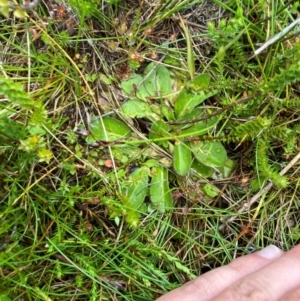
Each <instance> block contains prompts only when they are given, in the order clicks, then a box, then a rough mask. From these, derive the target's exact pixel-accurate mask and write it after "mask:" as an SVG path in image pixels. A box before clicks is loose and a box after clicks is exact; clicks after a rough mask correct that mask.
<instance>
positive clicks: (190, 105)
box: [175, 89, 217, 119]
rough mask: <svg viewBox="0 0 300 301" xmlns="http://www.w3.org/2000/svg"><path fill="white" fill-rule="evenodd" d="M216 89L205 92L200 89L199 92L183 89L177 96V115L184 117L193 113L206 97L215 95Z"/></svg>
mask: <svg viewBox="0 0 300 301" xmlns="http://www.w3.org/2000/svg"><path fill="white" fill-rule="evenodd" d="M216 93H217V92H216V91H211V92H204V91H199V92H197V93H195V92H193V91H191V90H186V89H183V90H182V91H181V92H180V93H179V95H178V96H177V98H176V101H175V115H176V117H177V118H178V119H179V118H182V117H183V116H184V115H187V114H189V113H191V112H192V111H193V110H194V109H195V107H197V106H198V105H199V104H201V103H202V102H203V101H204V100H205V99H207V98H209V97H211V96H213V95H215V94H216Z"/></svg>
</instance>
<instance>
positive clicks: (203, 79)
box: [188, 73, 210, 90]
mask: <svg viewBox="0 0 300 301" xmlns="http://www.w3.org/2000/svg"><path fill="white" fill-rule="evenodd" d="M209 83H210V75H209V74H206V73H204V74H199V75H197V76H196V77H194V78H193V79H192V80H191V81H190V83H189V84H188V86H189V88H190V89H193V90H200V89H202V90H205V89H208V87H209Z"/></svg>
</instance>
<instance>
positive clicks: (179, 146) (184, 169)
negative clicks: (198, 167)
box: [173, 141, 192, 176]
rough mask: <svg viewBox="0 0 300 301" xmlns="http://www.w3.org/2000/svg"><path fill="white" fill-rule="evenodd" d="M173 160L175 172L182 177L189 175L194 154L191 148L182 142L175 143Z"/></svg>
mask: <svg viewBox="0 0 300 301" xmlns="http://www.w3.org/2000/svg"><path fill="white" fill-rule="evenodd" d="M173 160H174V169H175V171H176V172H177V173H178V174H179V175H181V176H183V175H185V174H187V173H188V172H189V170H190V168H191V164H192V152H191V150H190V148H189V147H188V146H187V145H186V144H184V143H183V142H181V141H180V142H178V143H175V146H174V158H173Z"/></svg>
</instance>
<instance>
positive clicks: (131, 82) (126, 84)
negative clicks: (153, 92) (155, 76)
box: [121, 74, 143, 95]
mask: <svg viewBox="0 0 300 301" xmlns="http://www.w3.org/2000/svg"><path fill="white" fill-rule="evenodd" d="M142 80H143V77H142V76H141V75H140V74H133V75H131V77H130V78H129V79H127V80H123V81H122V83H121V89H122V90H123V92H125V93H126V94H128V95H134V94H135V93H136V90H135V89H136V87H138V85H139V84H140V83H141V82H142Z"/></svg>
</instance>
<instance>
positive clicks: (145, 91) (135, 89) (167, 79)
mask: <svg viewBox="0 0 300 301" xmlns="http://www.w3.org/2000/svg"><path fill="white" fill-rule="evenodd" d="M121 89H122V90H123V92H125V93H126V94H128V95H134V96H136V97H137V98H138V99H141V100H144V101H146V100H147V99H148V98H151V97H159V96H163V95H166V94H170V93H171V92H172V80H171V76H170V72H169V70H168V69H167V68H166V67H165V66H162V65H157V66H156V64H154V63H150V64H149V65H148V66H147V67H146V68H145V70H144V77H143V76H141V75H139V74H133V75H132V76H131V77H130V78H129V79H127V80H124V81H122V83H121Z"/></svg>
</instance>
